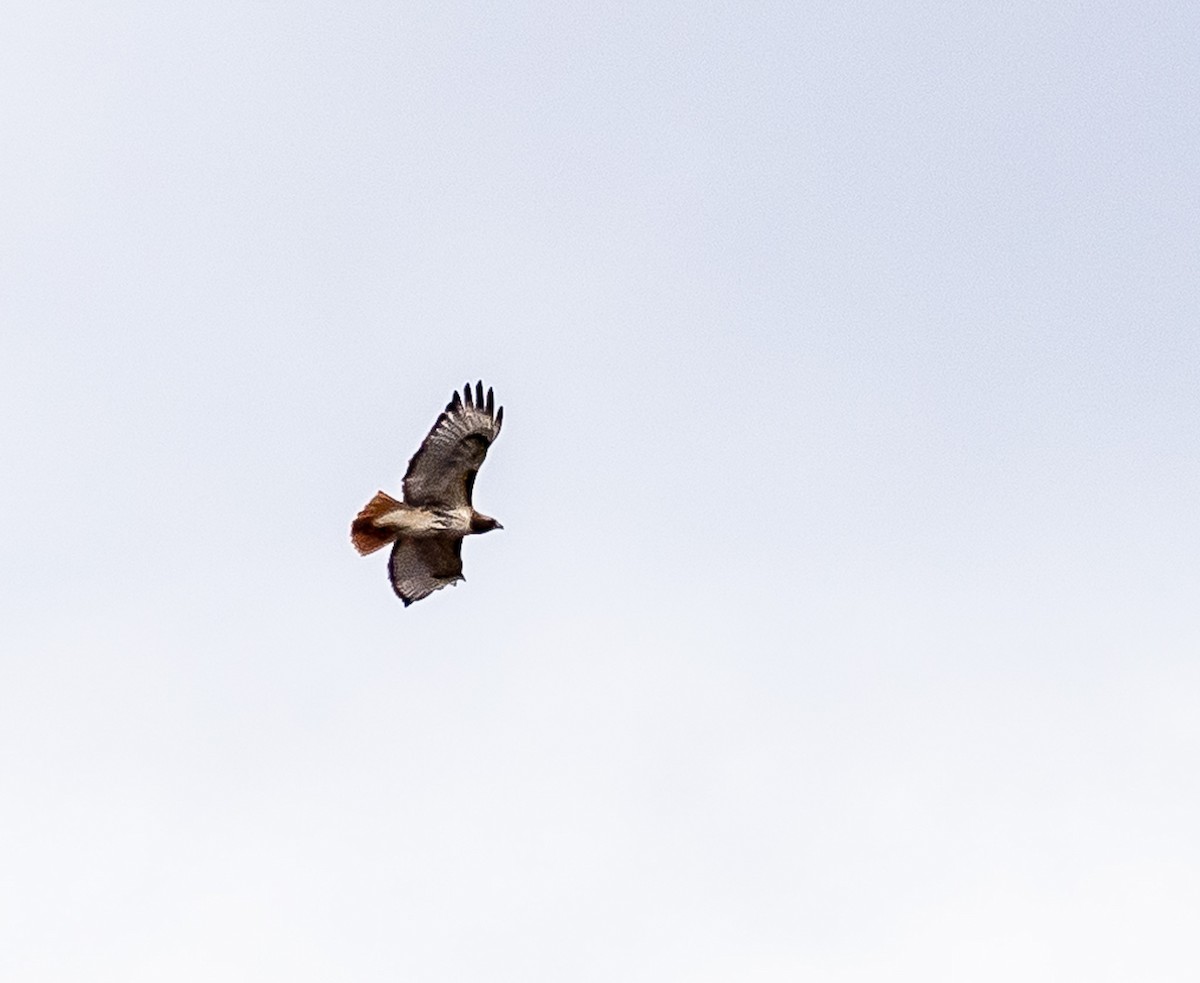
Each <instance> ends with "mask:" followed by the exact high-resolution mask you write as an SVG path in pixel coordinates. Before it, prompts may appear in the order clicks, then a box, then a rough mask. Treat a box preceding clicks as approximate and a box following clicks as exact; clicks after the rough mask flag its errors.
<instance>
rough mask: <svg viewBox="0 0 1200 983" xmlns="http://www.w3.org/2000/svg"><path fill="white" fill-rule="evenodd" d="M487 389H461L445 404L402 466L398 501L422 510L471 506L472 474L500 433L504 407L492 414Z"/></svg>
mask: <svg viewBox="0 0 1200 983" xmlns="http://www.w3.org/2000/svg"><path fill="white" fill-rule="evenodd" d="M494 406H495V400H494V399H493V398H492V391H491V390H490V389H489V390H488V391H487V399H486V401H485V400H484V396H483V383H482V382H477V383H476V384H475V392H474V395H472V393H471V386H470V384H467V385H466V386H464V387H463V394H462V397H461V398H460V397H459V395H458V393H455V394H454V398H453V399H452V400H450V402H449V404H448V405H447V406H446V409H445V412H443V413H442V415H441V416H439V417H438V419H437V423H435V424H434V425H433V429H432V430H430V431H429V436H428V437H426V438H425V440H424V442H422V444H421V446H420V448H419V449H418V450H417V453H415V454H414V455H413V456H412V460H411V461H409V462H408V473H407V474H405V476H404V501H405V502H406V503H408V504H409V505H417V506H421V507H423V508H443V509H461V508H466V507H468V506H470V505H471V490H472V489H473V488H474V487H475V475H476V474H477V473H478V472H479V466H480V465H481V464H483V459H484V458H485V457H486V456H487V452H488V448H489V447H491V446H492V441H493V440H495V439H496V437H497V436H498V435H499V433H500V425H501V423H503V422H504V407H500V409H498V410H495V411H494V412H493V409H494Z"/></svg>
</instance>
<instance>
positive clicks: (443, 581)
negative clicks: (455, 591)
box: [388, 536, 464, 607]
mask: <svg viewBox="0 0 1200 983" xmlns="http://www.w3.org/2000/svg"><path fill="white" fill-rule="evenodd" d="M388 573H389V574H390V575H391V578H392V590H394V591H395V592H396V594H397V596H398V597H399V598H400V600H402V601H403V602H404V606H405V607H408V606H409V605H410V604H412V602H413V601H419V600H421V598H423V597H428V596H429V595H430V594H432V593H433V592H434V591H435V590H438V589H440V588H442V587H445V586H446V585H447V584H454V583H457V582H458V581H460V580H463V579H464V578H463V575H462V538H461V537H455V538H453V539H443V538H440V537H435V538H425V537H422V538H420V539H415V538H413V537H411V536H406V537H402V538H400V539H398V540H396V545H395V546H393V547H392V558H391V560H390V561H389V562H388Z"/></svg>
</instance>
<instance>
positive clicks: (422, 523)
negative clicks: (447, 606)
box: [350, 382, 504, 607]
mask: <svg viewBox="0 0 1200 983" xmlns="http://www.w3.org/2000/svg"><path fill="white" fill-rule="evenodd" d="M494 405H495V403H494V400H493V398H492V391H491V390H490V389H489V390H488V391H487V399H486V400H485V399H484V396H483V383H482V382H477V383H476V384H475V392H474V395H472V393H471V385H470V383H468V384H467V385H466V386H465V387H463V392H462V396H461V398H460V397H459V395H458V393H455V394H454V398H453V399H452V400H450V402H449V404H448V405H447V406H446V409H445V411H444V412H443V413H442V415H441V416H439V417H438V419H437V423H435V424H434V425H433V429H432V430H430V431H429V436H428V437H426V438H425V440H424V441H423V442H422V444H421V446H420V448H419V449H418V450H417V453H415V454H414V455H413V456H412V460H411V461H409V462H408V473H407V474H405V476H404V501H403V502H397V501H396V500H395V499H394V498H392V497H391V495H387V494H385V493H384V492H379V493H378V494H377V495H376V496H375V497H374V498H373V499H371V501H369V502H368V503H367V505H366V507H365V508H364V509H363V510H362V511H361V512H359V513H358V518H356V519H355V520H354V522H353V523H351V525H350V540H351V542H353V543H354V548H355V549H356V550H358V552H359V553H361V554H362V555H363V556H366V555H367V554H368V553H374V552H375V551H376V550H377V549H382V548H383V547H384V546H386V545H387V544H388V543H394V544H395V545H394V546H393V547H392V558H391V560H390V561H389V563H388V573H389V574H390V575H391V578H392V588H393V589H394V590H395V591H396V594H397V595H398V596H399V598H400V600H402V601H403V602H404V606H405V607H408V606H409V605H410V604H412V602H413V601H419V600H421V598H423V597H428V596H429V595H430V594H432V593H433V592H434V591H435V590H437V589H439V588H441V587H445V586H446V585H447V584H454V583H457V582H458V581H460V580H464V579H465V578H464V577H463V572H462V541H463V537H464V536H470V535H472V534H474V533H481V532H490V531H491V530H493V529H503V528H504V527H503V526H502V525H500V523H499V522H497V521H496V520H495V519H493V518H492V517H491V516H487V515H481V514H480V513H478V512H476V511H475V509H474V508H472V506H471V492H472V490H473V489H474V487H475V475H476V474H478V473H479V466H480V465H481V464H483V459H484V458H485V457H486V456H487V452H488V448H489V447H491V445H492V441H493V440H495V439H496V437H497V436H498V435H499V434H500V425H501V424H502V423H503V422H504V407H500V408H499V409H497V410H495V411H494V412H493V407H494Z"/></svg>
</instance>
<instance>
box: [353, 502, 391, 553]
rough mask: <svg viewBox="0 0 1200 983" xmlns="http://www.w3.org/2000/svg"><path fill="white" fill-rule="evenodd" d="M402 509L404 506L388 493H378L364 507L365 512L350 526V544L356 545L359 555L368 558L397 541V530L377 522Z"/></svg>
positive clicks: (359, 514)
mask: <svg viewBox="0 0 1200 983" xmlns="http://www.w3.org/2000/svg"><path fill="white" fill-rule="evenodd" d="M402 508H404V504H403V503H402V502H398V501H396V500H395V499H394V498H392V496H391V495H389V494H387V493H386V492H377V493H376V495H375V497H374V498H373V499H371V501H369V502H367V504H366V505H364V506H363V510H362V511H361V512H359V513H358V516H357V517H356V518H355V520H354V521H353V522H352V523H351V524H350V542H352V543H353V544H354V548H355V549H356V550H358V552H359V555H361V556H366V555H367V554H368V553H374V552H375V551H376V550H380V549H383V548H384V547H385V546H387V545H388V543H391V542H393V541H394V540H395V539H396V535H397V530H395V529H388V528H386V527H384V526H377V525H376V524H375V520H376V519H378V518H379V517H380V516H381V515H386V514H387V513H389V512H395V511H396V510H397V509H402Z"/></svg>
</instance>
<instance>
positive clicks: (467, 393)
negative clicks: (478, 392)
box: [463, 382, 475, 408]
mask: <svg viewBox="0 0 1200 983" xmlns="http://www.w3.org/2000/svg"><path fill="white" fill-rule="evenodd" d="M463 402H464V403H466V404H467V407H468V408H470V407H472V406H474V405H475V401H474V400H473V399H472V398H471V384H470V383H469V382H468V383H467V384H466V385H465V386H463Z"/></svg>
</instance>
